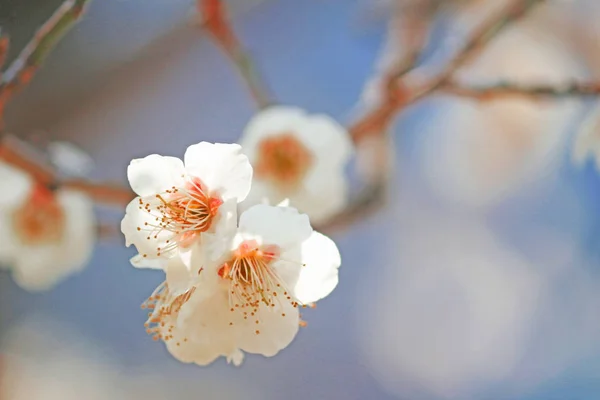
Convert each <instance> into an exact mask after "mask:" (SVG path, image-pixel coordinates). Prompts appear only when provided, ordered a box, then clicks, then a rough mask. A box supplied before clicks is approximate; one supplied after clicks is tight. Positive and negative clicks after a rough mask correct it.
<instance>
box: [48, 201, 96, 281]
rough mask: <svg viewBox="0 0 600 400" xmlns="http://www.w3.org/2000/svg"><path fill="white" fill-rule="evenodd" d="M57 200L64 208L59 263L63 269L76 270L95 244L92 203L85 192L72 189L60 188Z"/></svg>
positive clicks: (79, 268)
mask: <svg viewBox="0 0 600 400" xmlns="http://www.w3.org/2000/svg"><path fill="white" fill-rule="evenodd" d="M57 200H58V202H59V204H60V205H61V206H62V207H63V209H64V210H66V213H65V217H66V220H65V224H66V226H65V236H64V239H63V240H62V241H61V250H60V251H61V253H62V255H61V265H62V268H64V269H65V270H68V271H78V270H81V269H83V268H84V267H85V266H86V264H87V262H88V261H89V259H90V257H91V255H92V252H93V250H94V247H95V245H96V215H95V212H94V203H93V201H92V200H91V199H90V198H89V197H88V196H86V195H85V194H83V193H81V192H78V191H74V190H60V191H59V192H58V193H57Z"/></svg>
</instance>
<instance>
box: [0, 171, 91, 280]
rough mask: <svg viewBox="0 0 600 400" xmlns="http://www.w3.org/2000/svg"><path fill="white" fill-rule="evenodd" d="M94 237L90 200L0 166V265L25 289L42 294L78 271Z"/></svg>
mask: <svg viewBox="0 0 600 400" xmlns="http://www.w3.org/2000/svg"><path fill="white" fill-rule="evenodd" d="M95 239H96V220H95V214H94V210H93V202H92V200H91V199H90V198H88V197H87V196H86V195H84V194H82V193H80V192H76V191H72V190H62V189H59V190H57V191H51V190H49V189H48V188H47V187H45V186H41V185H39V184H37V183H36V182H34V181H33V180H32V179H31V178H30V177H29V175H27V174H25V173H23V172H22V171H20V170H17V169H15V168H13V167H11V166H9V165H7V164H4V163H0V266H3V267H4V268H6V269H9V270H10V271H11V272H12V274H13V277H14V280H15V282H16V283H17V284H18V285H19V286H21V287H23V288H24V289H27V290H31V291H37V290H45V289H49V288H50V287H52V286H54V285H55V284H57V283H58V282H59V281H60V280H62V279H63V278H65V277H66V276H68V275H70V274H72V273H74V272H77V271H80V270H82V269H83V268H84V267H85V265H86V263H87V261H88V260H89V258H90V256H91V253H92V250H93V248H94V243H95Z"/></svg>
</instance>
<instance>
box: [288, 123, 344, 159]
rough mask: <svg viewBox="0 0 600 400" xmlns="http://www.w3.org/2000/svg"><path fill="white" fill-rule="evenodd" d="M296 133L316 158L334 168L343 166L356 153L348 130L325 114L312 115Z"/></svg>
mask: <svg viewBox="0 0 600 400" xmlns="http://www.w3.org/2000/svg"><path fill="white" fill-rule="evenodd" d="M295 133H296V136H297V137H298V139H299V140H301V141H302V143H304V145H305V146H306V147H307V148H308V150H310V151H311V152H312V153H313V155H314V156H315V157H319V158H324V159H325V160H327V162H328V165H330V166H331V167H332V168H333V167H339V166H343V165H344V164H345V163H346V162H348V160H349V159H350V156H351V155H352V153H353V151H354V148H353V145H352V141H351V140H350V135H349V134H348V132H347V131H346V129H345V128H344V127H343V126H342V125H340V124H339V123H338V122H337V121H336V120H334V119H333V118H331V117H329V116H327V115H324V114H317V115H311V116H310V117H309V118H307V120H306V121H305V123H304V124H303V125H302V126H301V128H300V129H299V130H298V131H297V132H295Z"/></svg>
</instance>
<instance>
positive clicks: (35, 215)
mask: <svg viewBox="0 0 600 400" xmlns="http://www.w3.org/2000/svg"><path fill="white" fill-rule="evenodd" d="M13 227H14V229H15V232H16V234H17V236H18V237H19V239H20V240H21V242H22V243H24V244H26V245H30V246H41V245H48V244H56V243H58V242H60V240H61V239H62V238H63V235H64V233H65V213H64V210H63V208H62V207H61V205H60V204H59V203H58V201H57V200H56V196H55V195H54V193H53V192H52V191H50V190H49V189H48V188H46V187H45V186H42V185H39V184H36V185H35V186H34V187H33V190H32V191H31V194H30V195H29V198H28V199H27V200H26V201H25V202H24V203H23V205H21V207H19V208H18V209H17V210H16V211H15V212H14V214H13Z"/></svg>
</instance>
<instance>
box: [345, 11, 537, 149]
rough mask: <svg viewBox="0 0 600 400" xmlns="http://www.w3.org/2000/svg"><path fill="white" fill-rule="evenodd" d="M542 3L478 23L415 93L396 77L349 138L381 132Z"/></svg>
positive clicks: (502, 13) (357, 124)
mask: <svg viewBox="0 0 600 400" xmlns="http://www.w3.org/2000/svg"><path fill="white" fill-rule="evenodd" d="M543 1H545V0H518V1H514V2H513V3H511V4H510V5H508V6H507V7H505V8H503V9H502V10H501V11H500V12H498V13H496V14H495V15H492V16H491V17H490V18H488V19H487V20H485V21H484V22H482V23H481V24H480V25H479V27H478V28H476V29H475V30H474V31H473V32H472V33H471V34H470V35H469V38H468V39H467V41H466V43H465V45H464V46H463V47H462V48H461V50H460V51H459V52H458V53H457V54H456V55H455V56H454V58H453V59H452V60H450V62H449V63H448V64H447V65H446V67H445V68H444V69H443V70H442V71H441V72H440V73H439V74H437V75H436V76H434V77H433V78H432V79H430V80H428V81H427V82H425V83H424V84H423V85H422V86H421V87H419V88H418V89H417V90H414V89H409V88H408V87H407V83H406V82H404V79H403V78H404V77H405V76H406V75H404V76H402V77H400V79H398V80H397V81H396V85H397V86H396V88H395V89H396V91H395V93H392V94H391V95H390V96H388V98H387V101H385V102H382V104H380V105H379V106H378V107H376V108H375V109H374V110H372V111H371V112H369V113H368V114H366V115H365V116H364V117H362V118H361V119H360V120H359V121H357V122H356V123H355V124H354V125H353V126H351V127H350V133H351V135H352V137H353V138H354V139H355V140H360V138H361V137H362V136H365V135H366V136H368V135H372V134H381V133H382V131H383V129H382V128H384V127H387V126H389V124H390V123H391V120H392V118H393V117H394V115H396V113H397V112H399V111H400V110H401V109H403V108H404V107H406V106H408V105H410V104H412V103H414V102H416V101H418V100H420V99H421V98H423V97H424V96H426V95H428V94H430V93H431V92H433V91H435V90H436V89H438V88H440V87H441V86H443V85H444V84H445V83H446V82H447V81H448V80H449V79H450V78H451V77H452V76H453V74H454V73H455V72H456V71H457V70H458V69H459V68H461V67H463V66H464V65H466V64H467V63H469V62H470V61H472V60H473V58H475V57H476V56H477V55H479V54H480V52H481V51H482V50H483V49H484V48H485V46H486V45H487V44H488V43H489V42H490V41H491V40H492V39H493V38H495V37H496V36H497V35H498V34H499V33H500V32H502V31H503V30H504V29H506V28H507V27H508V26H511V25H512V23H513V22H515V21H517V20H518V19H520V18H522V17H523V16H525V15H526V14H527V13H528V12H529V11H531V10H532V9H533V7H534V6H535V5H537V4H540V3H542V2H543Z"/></svg>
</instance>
